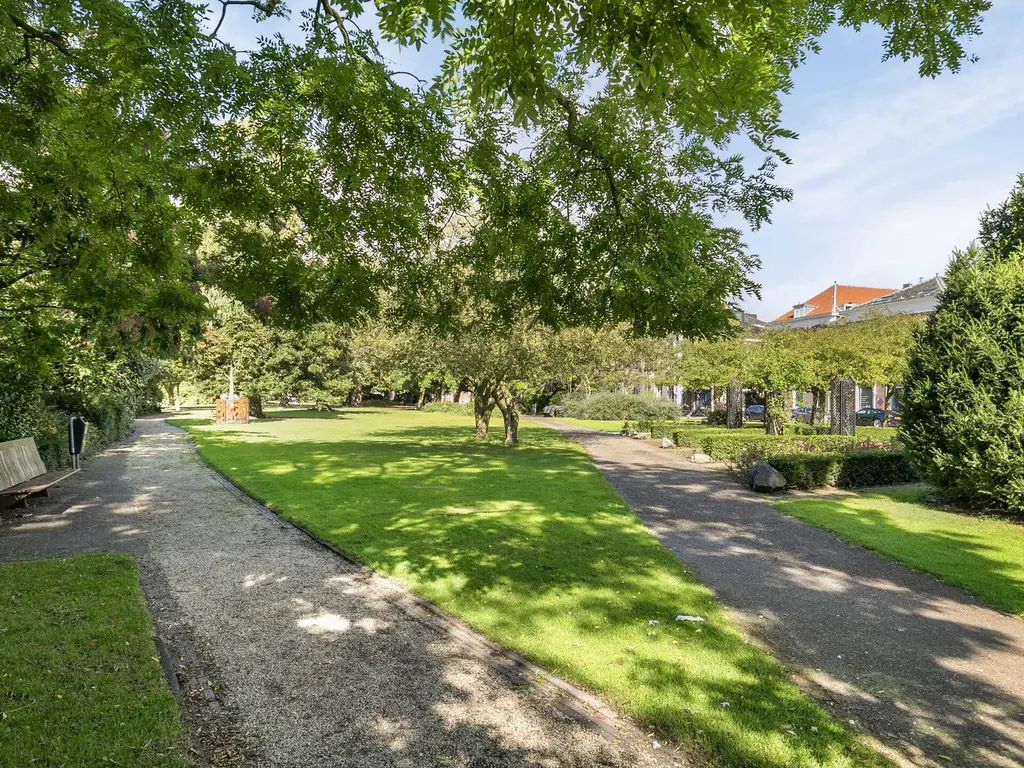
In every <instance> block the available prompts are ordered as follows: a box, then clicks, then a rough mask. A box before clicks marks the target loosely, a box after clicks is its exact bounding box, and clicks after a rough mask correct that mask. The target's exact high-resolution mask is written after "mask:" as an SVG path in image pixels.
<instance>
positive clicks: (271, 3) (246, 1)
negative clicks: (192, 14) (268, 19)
mask: <svg viewBox="0 0 1024 768" xmlns="http://www.w3.org/2000/svg"><path fill="white" fill-rule="evenodd" d="M219 2H220V18H219V19H218V20H217V24H216V26H215V27H214V28H213V31H212V32H210V34H208V35H206V39H207V40H213V39H214V38H215V37H217V33H218V32H220V28H221V25H222V24H223V23H224V17H225V16H226V15H227V12H228V6H229V5H249V6H252V7H253V8H255V9H256V10H258V11H262V12H263V13H265V14H266V15H267V16H269V15H270V14H272V13H273V12H274V9H275V8H277V6H278V4H279V3H280V2H281V0H266V2H262V0H219Z"/></svg>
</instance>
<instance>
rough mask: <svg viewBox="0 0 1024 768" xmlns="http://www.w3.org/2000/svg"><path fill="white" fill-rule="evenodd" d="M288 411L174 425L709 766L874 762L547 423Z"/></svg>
mask: <svg viewBox="0 0 1024 768" xmlns="http://www.w3.org/2000/svg"><path fill="white" fill-rule="evenodd" d="M298 416H299V414H289V416H288V417H286V418H281V419H273V420H267V421H263V422H259V423H253V424H249V425H214V424H210V423H209V422H198V421H192V422H185V424H186V425H187V427H188V429H189V430H190V432H191V433H192V435H193V437H194V439H195V441H196V443H197V445H198V446H199V450H200V451H201V453H202V455H203V457H204V458H205V459H206V460H207V461H208V462H209V463H210V464H212V465H213V466H214V467H216V468H217V469H218V470H220V471H221V472H223V473H225V474H227V475H228V476H229V477H231V478H232V479H233V480H235V481H236V482H238V483H239V484H240V485H242V486H243V487H245V488H246V489H247V490H248V491H249V492H250V493H252V494H253V495H254V496H256V497H258V498H260V499H262V500H264V501H265V502H266V503H267V504H268V505H270V506H271V507H273V508H274V509H276V510H278V511H279V512H280V513H281V514H283V515H284V516H286V517H288V518H290V519H292V520H295V521H297V522H299V523H301V524H302V525H304V526H306V527H307V528H309V529H310V530H312V531H314V532H315V533H316V534H317V535H319V536H321V537H323V538H325V539H327V540H329V541H331V542H333V543H335V544H337V545H338V546H339V547H341V548H343V549H344V550H345V551H347V552H349V553H351V554H352V555H354V556H356V557H358V558H359V559H360V560H362V561H363V562H365V563H367V564H368V565H370V566H372V567H373V568H375V569H377V570H378V571H380V572H381V573H384V574H387V575H388V576H390V577H392V578H393V579H395V580H396V581H398V582H400V583H402V584H404V585H405V586H407V587H408V588H410V589H412V590H413V591H415V592H416V593H418V594H420V595H422V596H424V597H426V598H427V599H429V600H432V601H433V602H435V603H437V604H438V605H440V606H441V607H442V608H444V609H445V610H446V611H448V612H450V613H452V614H454V615H456V616H458V617H460V618H462V619H464V620H465V621H467V622H469V623H470V624H472V625H473V626H475V627H477V628H479V629H480V630H481V631H483V632H484V633H486V634H487V635H489V636H490V637H492V638H494V639H495V640H497V641H498V642H500V643H501V644H503V645H505V646H507V647H509V648H514V649H516V650H518V651H520V652H522V653H524V654H525V655H527V656H529V657H530V658H532V659H534V660H535V661H537V662H539V663H541V664H544V665H546V666H547V667H548V668H550V669H552V670H554V671H556V672H557V673H559V674H562V675H565V676H566V677H568V678H570V679H572V680H574V681H576V682H577V683H580V684H582V685H584V686H587V687H589V688H591V689H593V690H596V691H600V692H603V693H604V694H606V695H607V696H608V698H609V699H611V700H612V701H614V702H615V703H616V704H617V705H618V706H619V707H621V709H623V710H624V711H626V712H628V713H629V714H631V715H633V716H636V717H638V718H640V719H641V720H642V721H645V722H647V723H649V724H651V725H653V726H656V727H657V728H658V729H660V730H661V731H662V732H663V733H665V734H668V735H669V736H671V737H674V738H675V739H676V740H678V741H679V742H680V743H682V744H683V745H700V746H701V747H702V748H703V749H704V750H706V751H707V752H709V753H711V754H712V755H713V756H714V760H715V763H716V764H718V765H731V766H779V767H780V768H781V766H855V765H856V766H863V765H873V764H877V763H878V762H879V758H877V757H876V756H875V755H874V754H873V753H871V752H869V751H868V750H867V749H866V748H864V747H863V746H861V745H860V744H859V743H858V742H857V741H856V740H855V738H854V737H853V736H852V735H851V734H850V733H849V732H848V731H847V730H846V729H845V728H844V727H843V726H841V725H840V724H838V723H836V722H834V721H833V720H832V719H830V718H829V717H828V716H827V715H826V714H825V713H824V712H823V711H822V710H821V709H819V708H818V707H817V706H816V705H814V704H813V703H812V702H811V701H810V700H809V699H807V698H805V697H804V696H803V695H802V694H801V693H800V692H799V691H798V690H797V688H796V687H795V686H794V685H793V684H792V683H791V682H790V681H789V679H788V678H787V676H786V675H785V673H784V671H783V670H782V669H781V667H780V666H779V665H778V664H777V663H775V662H774V661H773V660H772V659H770V658H769V657H768V656H766V655H765V654H764V653H762V652H761V651H759V650H757V649H756V648H755V647H753V646H752V645H748V644H747V643H745V642H744V641H743V639H742V638H741V636H740V635H739V633H738V632H737V631H736V630H735V629H734V628H733V627H732V625H731V624H730V623H729V622H728V621H727V620H726V619H725V617H724V616H723V614H722V612H721V611H720V610H719V608H718V606H717V605H716V603H715V602H714V600H713V599H712V598H711V596H710V594H709V593H708V591H707V590H706V589H705V588H704V587H703V586H701V585H700V584H699V583H697V581H696V580H695V579H694V578H693V577H691V576H690V575H688V574H687V573H686V571H685V570H684V569H683V568H682V567H681V566H680V565H679V564H678V563H677V562H676V560H675V559H674V558H673V557H672V556H671V555H670V554H669V552H668V551H667V550H665V549H664V548H663V547H662V546H661V545H660V544H659V543H658V542H657V540H656V539H655V538H654V537H653V536H651V535H650V534H648V533H647V531H646V530H645V529H644V528H643V527H642V526H641V525H640V523H639V521H638V520H637V519H636V517H635V516H634V515H633V514H632V513H631V512H630V510H629V509H628V507H626V506H625V505H624V504H623V503H622V501H621V500H620V499H619V497H618V496H617V495H616V494H615V492H614V491H613V490H612V489H611V487H610V486H609V485H608V484H607V482H605V480H604V479H603V478H602V477H601V476H600V474H599V473H598V472H597V470H596V469H595V467H594V465H593V464H592V463H591V461H590V460H589V459H588V458H587V456H586V454H585V453H584V452H583V450H582V449H581V448H579V447H578V446H577V445H576V444H575V443H573V442H571V441H569V440H568V439H566V438H564V437H563V436H561V435H559V434H558V433H557V432H555V431H554V430H551V429H546V428H544V427H542V426H538V425H535V424H530V423H524V424H523V426H522V441H523V444H522V445H521V446H520V447H519V448H515V449H510V448H506V447H504V446H502V445H500V444H499V443H498V442H497V441H496V440H492V441H489V442H486V443H481V442H478V441H476V440H474V439H473V438H472V436H471V433H472V426H471V425H472V421H471V419H469V418H466V417H464V416H458V415H450V414H440V413H416V412H412V411H408V410H397V409H395V410H385V409H373V410H365V409H364V410H346V411H344V412H343V413H341V414H339V415H336V416H331V415H322V414H321V415H316V416H315V417H313V415H312V414H310V418H300V417H298ZM679 614H690V615H697V616H703V617H705V618H706V619H707V621H706V622H704V623H697V622H676V621H675V617H676V616H677V615H679ZM651 622H658V623H651Z"/></svg>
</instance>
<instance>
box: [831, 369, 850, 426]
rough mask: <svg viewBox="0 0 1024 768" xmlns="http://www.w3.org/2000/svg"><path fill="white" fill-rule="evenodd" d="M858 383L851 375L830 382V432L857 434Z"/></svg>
mask: <svg viewBox="0 0 1024 768" xmlns="http://www.w3.org/2000/svg"><path fill="white" fill-rule="evenodd" d="M856 398H857V385H856V384H855V383H854V381H853V379H851V378H850V377H849V376H844V377H842V378H839V379H832V381H831V382H829V399H830V400H831V403H830V405H829V429H828V431H829V434H832V435H855V434H857V400H856Z"/></svg>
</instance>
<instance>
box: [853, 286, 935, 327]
mask: <svg viewBox="0 0 1024 768" xmlns="http://www.w3.org/2000/svg"><path fill="white" fill-rule="evenodd" d="M945 288H946V281H945V280H943V279H942V278H941V277H940V276H939V275H936V276H935V277H930V278H928V279H927V280H925V279H924V278H923V277H922V278H921V279H920V280H919V281H918V282H916V283H904V284H903V287H902V288H900V289H899V290H898V291H893V292H892V293H890V294H888V295H886V296H880V297H878V298H877V299H872V300H871V301H868V302H865V303H864V304H858V305H857V306H855V307H850V308H848V309H846V310H844V311H842V312H841V313H840V314H841V316H842V317H843V319H844V320H846V321H847V322H850V323H853V322H856V321H857V320H867V319H868V318H871V317H880V316H883V315H930V314H931V313H932V312H934V311H935V306H936V304H938V302H939V296H940V295H941V294H942V291H943V290H945Z"/></svg>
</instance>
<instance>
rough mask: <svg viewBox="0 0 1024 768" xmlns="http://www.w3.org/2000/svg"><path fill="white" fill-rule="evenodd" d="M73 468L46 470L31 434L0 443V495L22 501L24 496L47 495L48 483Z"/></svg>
mask: <svg viewBox="0 0 1024 768" xmlns="http://www.w3.org/2000/svg"><path fill="white" fill-rule="evenodd" d="M77 471H78V470H77V469H58V470H57V471H56V472H47V471H46V465H45V464H43V460H42V459H41V458H40V457H39V449H38V448H36V441H35V440H33V439H32V438H31V437H24V438H22V439H20V440H9V441H7V442H6V443H0V496H13V497H15V499H16V500H17V501H19V502H22V503H24V501H25V498H26V497H28V496H48V495H49V488H50V486H51V485H55V484H56V483H59V482H60V481H61V480H63V479H64V478H66V477H70V476H71V475H73V474H75V472H77Z"/></svg>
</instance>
